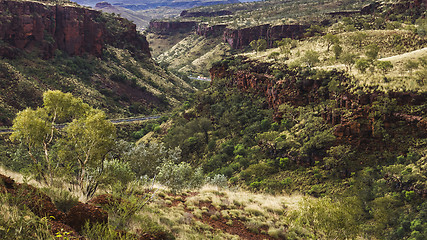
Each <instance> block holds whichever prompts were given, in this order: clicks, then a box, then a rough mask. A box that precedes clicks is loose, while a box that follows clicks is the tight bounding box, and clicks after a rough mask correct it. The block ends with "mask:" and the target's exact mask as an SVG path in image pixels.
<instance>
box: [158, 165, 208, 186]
mask: <svg viewBox="0 0 427 240" xmlns="http://www.w3.org/2000/svg"><path fill="white" fill-rule="evenodd" d="M158 168H159V174H158V175H157V180H158V181H159V182H161V183H162V184H164V185H166V186H168V187H170V188H171V190H172V191H174V192H177V191H181V190H182V189H192V188H197V187H200V186H202V185H203V183H204V181H203V180H204V176H203V172H202V169H201V168H196V169H194V168H193V167H191V166H190V164H188V163H186V162H181V163H178V164H175V163H173V162H172V161H168V162H165V163H163V164H162V165H161V166H159V167H158Z"/></svg>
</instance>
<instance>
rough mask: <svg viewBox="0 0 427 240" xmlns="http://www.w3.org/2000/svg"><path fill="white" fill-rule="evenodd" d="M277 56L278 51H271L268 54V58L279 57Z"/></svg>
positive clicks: (278, 54)
mask: <svg viewBox="0 0 427 240" xmlns="http://www.w3.org/2000/svg"><path fill="white" fill-rule="evenodd" d="M279 56H280V53H279V52H272V53H270V54H269V55H268V58H273V59H275V60H277V59H278V58H279Z"/></svg>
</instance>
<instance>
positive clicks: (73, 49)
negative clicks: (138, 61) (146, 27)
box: [0, 1, 150, 58]
mask: <svg viewBox="0 0 427 240" xmlns="http://www.w3.org/2000/svg"><path fill="white" fill-rule="evenodd" d="M0 13H1V16H0V18H1V21H0V22H1V23H0V29H1V35H0V40H1V41H3V42H5V43H7V44H9V45H10V47H4V46H3V47H1V48H0V53H1V55H2V56H8V57H13V52H14V48H17V49H21V50H26V51H28V52H30V51H35V50H36V49H38V50H40V51H41V54H42V55H43V57H44V58H51V57H52V56H53V55H54V52H55V50H57V49H59V50H61V51H64V52H65V53H67V54H69V55H71V56H76V55H77V56H81V55H83V54H85V53H88V54H91V55H94V56H96V57H100V56H101V54H102V51H103V50H104V49H105V45H107V44H108V45H112V46H115V47H123V44H121V43H119V40H120V41H126V42H128V43H129V44H132V45H134V46H135V48H136V49H138V51H140V52H141V53H144V54H146V55H147V56H148V57H149V56H150V50H149V48H148V42H147V41H146V39H145V38H144V37H143V36H140V35H137V33H136V26H135V24H131V23H129V22H127V21H124V20H120V21H121V25H122V27H123V29H122V30H121V32H120V33H119V34H118V35H117V34H115V33H113V32H111V31H108V30H107V29H106V28H107V27H106V25H105V23H104V22H101V18H102V16H101V13H100V12H98V11H94V10H89V9H85V8H81V7H72V6H59V5H54V6H50V5H45V4H42V3H38V2H25V1H24V2H18V1H2V2H0ZM34 13H37V14H34ZM120 45H122V46H120Z"/></svg>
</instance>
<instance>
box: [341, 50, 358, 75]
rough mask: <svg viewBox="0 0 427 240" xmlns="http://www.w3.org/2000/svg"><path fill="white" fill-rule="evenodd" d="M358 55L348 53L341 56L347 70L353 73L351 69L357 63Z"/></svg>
mask: <svg viewBox="0 0 427 240" xmlns="http://www.w3.org/2000/svg"><path fill="white" fill-rule="evenodd" d="M357 57H358V56H357V55H356V54H354V53H351V52H346V53H344V54H342V56H341V58H340V59H341V62H342V63H343V64H344V65H345V68H346V70H347V72H348V71H351V68H352V67H353V65H354V64H355V63H356V60H357Z"/></svg>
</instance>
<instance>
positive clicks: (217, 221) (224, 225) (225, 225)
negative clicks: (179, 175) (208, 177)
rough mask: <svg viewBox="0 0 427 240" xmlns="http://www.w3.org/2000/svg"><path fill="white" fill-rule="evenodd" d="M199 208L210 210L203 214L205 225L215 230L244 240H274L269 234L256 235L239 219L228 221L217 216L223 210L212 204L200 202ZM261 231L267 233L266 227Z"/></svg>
mask: <svg viewBox="0 0 427 240" xmlns="http://www.w3.org/2000/svg"><path fill="white" fill-rule="evenodd" d="M199 207H200V208H202V207H206V208H208V209H209V211H208V212H207V213H203V215H202V219H200V220H201V221H202V222H203V223H206V224H209V225H210V226H211V227H213V228H214V229H220V230H221V231H223V232H226V233H229V234H232V235H238V236H239V237H240V238H242V239H248V240H260V239H274V238H272V237H270V236H269V235H267V234H263V233H256V232H254V231H251V230H250V229H249V228H247V227H246V226H245V224H244V223H243V222H242V221H240V220H239V219H237V218H231V219H226V218H224V217H222V216H221V215H219V214H217V213H219V211H221V210H223V209H216V208H215V206H213V205H212V204H211V203H210V202H200V204H199ZM259 230H260V231H262V230H263V231H267V230H268V229H267V228H266V227H261V228H259Z"/></svg>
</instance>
